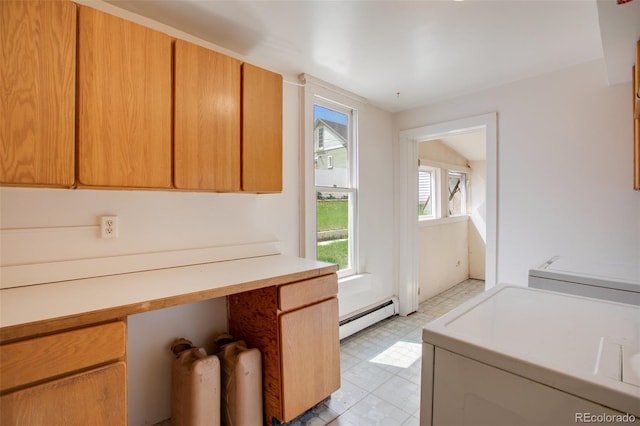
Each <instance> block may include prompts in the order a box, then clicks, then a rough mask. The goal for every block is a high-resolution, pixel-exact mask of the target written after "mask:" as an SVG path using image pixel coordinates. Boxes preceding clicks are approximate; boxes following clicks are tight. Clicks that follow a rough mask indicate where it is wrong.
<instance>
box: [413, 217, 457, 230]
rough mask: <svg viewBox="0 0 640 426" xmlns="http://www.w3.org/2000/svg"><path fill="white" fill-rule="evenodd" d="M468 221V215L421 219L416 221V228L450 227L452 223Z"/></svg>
mask: <svg viewBox="0 0 640 426" xmlns="http://www.w3.org/2000/svg"><path fill="white" fill-rule="evenodd" d="M468 220H469V215H467V214H463V215H460V216H450V217H443V218H439V219H422V220H418V227H420V228H427V227H430V226H439V225H450V224H452V223H458V222H466V221H468Z"/></svg>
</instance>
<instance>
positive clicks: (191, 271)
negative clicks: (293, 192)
mask: <svg viewBox="0 0 640 426" xmlns="http://www.w3.org/2000/svg"><path fill="white" fill-rule="evenodd" d="M328 266H331V265H330V264H328V263H324V262H318V261H314V260H309V259H303V258H298V257H292V256H287V255H282V254H276V255H267V256H261V257H252V258H245V259H238V260H228V261H221V262H212V263H203V264H198V265H189V266H180V267H170V268H165V269H156V270H152V271H143V272H130V273H124V274H118V275H110V276H101V277H94V278H83V279H78V280H70V281H61V282H55V283H48V284H38V285H32V286H26V287H16V288H9V289H2V290H0V327H2V328H4V327H11V326H16V325H22V324H28V323H33V322H38V321H46V320H51V319H58V318H64V317H69V316H74V315H81V314H84V313H89V312H94V311H100V310H104V309H110V308H115V307H121V306H128V305H133V304H144V303H146V302H149V301H154V300H161V299H166V298H171V297H176V296H181V295H186V294H191V293H198V292H205V291H208V290H214V289H220V290H226V288H227V287H235V286H241V285H242V284H246V283H251V282H255V281H263V280H267V281H265V285H264V286H268V285H269V280H276V281H277V280H278V278H279V277H284V276H287V275H291V274H297V273H305V272H307V271H312V270H314V269H319V268H324V267H328ZM271 285H273V284H271Z"/></svg>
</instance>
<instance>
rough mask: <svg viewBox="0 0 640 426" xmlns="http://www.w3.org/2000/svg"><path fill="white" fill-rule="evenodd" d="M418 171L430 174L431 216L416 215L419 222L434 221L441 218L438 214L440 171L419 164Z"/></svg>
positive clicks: (439, 213)
mask: <svg viewBox="0 0 640 426" xmlns="http://www.w3.org/2000/svg"><path fill="white" fill-rule="evenodd" d="M418 170H422V171H429V172H431V173H432V176H433V177H432V179H431V212H432V214H431V216H427V215H422V216H421V215H418V220H419V221H420V222H423V221H427V220H436V219H439V218H440V217H441V212H440V169H439V168H437V167H432V166H425V165H422V164H420V165H419V166H418Z"/></svg>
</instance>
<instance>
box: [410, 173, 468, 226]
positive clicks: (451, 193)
mask: <svg viewBox="0 0 640 426" xmlns="http://www.w3.org/2000/svg"><path fill="white" fill-rule="evenodd" d="M425 164H429V166H426V165H425ZM436 166H437V167H436ZM448 167H451V169H449V168H448ZM453 167H460V166H453V165H451V166H449V165H445V164H443V163H435V162H430V161H421V165H420V166H419V167H418V219H419V220H429V219H439V218H446V217H453V216H463V215H466V214H467V212H468V209H467V205H468V187H469V174H468V172H467V171H460V170H454V169H453ZM463 169H464V170H466V169H467V168H464V167H463ZM442 180H444V182H442ZM441 182H442V183H441Z"/></svg>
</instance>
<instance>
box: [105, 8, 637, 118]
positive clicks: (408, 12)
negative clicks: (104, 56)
mask: <svg viewBox="0 0 640 426" xmlns="http://www.w3.org/2000/svg"><path fill="white" fill-rule="evenodd" d="M107 1H108V2H109V3H111V4H114V5H116V6H119V7H122V8H125V9H128V10H130V11H132V12H134V13H137V14H140V15H143V16H145V17H147V18H151V19H153V20H156V21H159V22H161V23H164V24H167V25H169V26H171V27H174V28H176V29H179V30H182V31H184V32H186V33H189V34H191V35H194V36H196V37H199V38H201V39H203V40H206V41H209V42H211V43H213V44H215V45H217V46H220V47H222V48H224V49H228V50H230V51H233V52H235V53H237V54H238V55H239V56H240V57H242V58H244V59H245V60H247V61H251V62H253V63H255V64H256V65H259V66H263V67H265V68H270V69H273V70H275V71H278V72H280V73H282V74H284V75H285V78H286V80H289V81H295V80H296V76H297V75H298V74H300V73H307V74H310V75H312V76H314V77H316V78H319V79H322V80H324V81H326V82H328V83H331V84H333V85H335V86H338V87H341V88H343V89H346V90H348V91H351V92H353V93H355V94H357V95H360V96H362V97H364V98H366V99H368V101H369V102H371V103H372V104H374V105H376V106H378V107H380V108H382V109H384V110H387V111H391V112H396V111H402V110H406V109H409V108H414V107H417V106H422V105H426V104H430V103H433V102H437V101H440V100H444V99H448V98H452V97H456V96H460V95H464V94H467V93H471V92H474V91H478V90H481V89H485V88H489V87H493V86H497V85H501V84H504V83H506V82H510V81H515V80H519V79H523V78H527V77H530V76H534V75H538V74H542V73H546V72H551V71H554V70H558V69H562V68H566V67H569V66H572V65H575V64H579V63H583V62H587V61H590V60H594V59H598V58H601V57H603V44H602V41H601V35H600V26H599V25H600V23H599V17H598V6H597V4H596V1H595V0H573V1H566V0H564V1H557V0H556V1H540V0H535V1H527V0H493V1H482V0H466V1H450V0H446V1H445V0H441V1H426V0H425V1H268V0H267V1H202V0H145V1H140V0H107ZM599 1H602V0H599ZM607 1H611V2H613V0H607ZM634 3H637V4H640V0H636V1H635V2H634ZM637 4H636V5H635V6H637ZM623 6H624V5H623ZM635 6H633V7H635ZM620 7H622V6H620ZM639 16H640V15H639ZM612 25H615V22H613V23H612ZM630 55H631V54H630Z"/></svg>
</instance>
